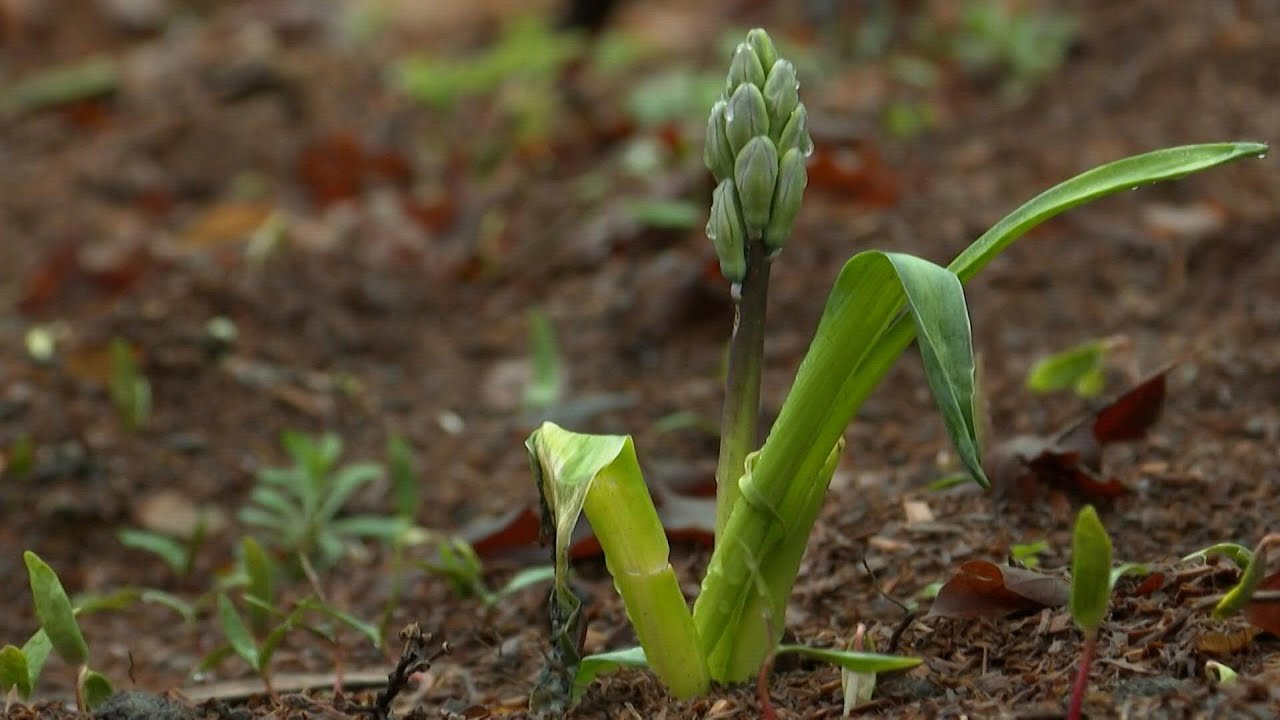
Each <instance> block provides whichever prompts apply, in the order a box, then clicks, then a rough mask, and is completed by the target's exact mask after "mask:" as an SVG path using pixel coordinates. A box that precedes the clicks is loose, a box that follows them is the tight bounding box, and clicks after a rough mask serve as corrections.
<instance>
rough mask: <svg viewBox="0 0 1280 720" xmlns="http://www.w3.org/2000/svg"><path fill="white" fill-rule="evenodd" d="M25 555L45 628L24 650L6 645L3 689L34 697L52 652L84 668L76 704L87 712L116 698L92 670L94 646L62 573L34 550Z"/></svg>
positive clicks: (1, 655) (0, 661) (0, 677)
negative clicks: (91, 647)
mask: <svg viewBox="0 0 1280 720" xmlns="http://www.w3.org/2000/svg"><path fill="white" fill-rule="evenodd" d="M22 559H23V561H24V562H25V563H26V565H27V578H28V580H29V581H30V585H31V599H32V602H33V604H34V605H35V608H36V615H37V616H38V617H39V618H40V630H39V631H38V632H37V633H36V634H35V635H33V636H32V637H31V639H30V640H28V641H27V643H26V644H25V645H24V646H23V647H22V648H21V649H19V648H17V647H14V646H13V645H6V646H5V647H4V648H3V649H0V690H3V691H5V692H9V691H10V690H17V691H18V693H19V694H20V695H22V697H24V698H26V697H30V695H31V691H32V690H33V689H34V688H35V685H36V681H37V680H38V679H39V678H40V672H41V671H42V670H43V669H44V663H45V660H46V659H47V658H48V656H49V652H50V650H52V651H54V652H56V653H58V655H59V657H61V658H62V659H63V660H65V661H66V662H67V664H68V665H71V666H73V667H76V668H78V670H77V672H76V707H78V708H80V710H81V711H82V712H84V711H89V710H92V709H93V708H95V707H97V706H98V705H100V704H101V703H102V702H103V701H105V700H106V699H107V698H108V697H110V696H111V693H112V689H111V683H110V682H109V681H108V680H107V679H106V678H105V677H103V676H102V675H101V674H99V673H97V672H94V671H93V670H91V669H90V668H89V646H88V644H87V643H85V640H84V635H83V634H82V633H81V632H80V624H79V623H78V622H76V615H75V611H74V610H73V609H72V607H71V600H70V599H69V598H68V597H67V592H66V590H64V589H63V587H62V581H60V580H59V579H58V575H57V573H55V572H54V571H53V568H51V567H49V565H48V564H46V563H45V562H44V561H43V560H41V559H40V557H39V556H38V555H36V554H35V553H33V552H31V551H30V550H28V551H27V552H25V553H23V555H22Z"/></svg>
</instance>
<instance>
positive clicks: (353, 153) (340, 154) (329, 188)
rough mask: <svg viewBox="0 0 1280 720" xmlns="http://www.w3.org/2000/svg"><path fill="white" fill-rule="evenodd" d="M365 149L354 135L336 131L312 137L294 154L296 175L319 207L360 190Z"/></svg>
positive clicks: (349, 196)
mask: <svg viewBox="0 0 1280 720" xmlns="http://www.w3.org/2000/svg"><path fill="white" fill-rule="evenodd" d="M365 167H366V165H365V150H364V147H363V146H362V145H361V144H360V141H359V140H357V139H356V137H355V136H354V135H352V134H351V133H349V132H336V133H333V134H332V135H329V136H327V137H322V138H319V139H317V140H314V141H312V142H311V143H310V144H308V145H307V146H306V147H304V148H303V149H302V153H301V155H300V156H299V158H298V177H299V179H300V180H301V181H302V184H303V185H304V186H306V188H307V191H308V192H310V193H311V201H312V202H314V203H315V204H316V205H318V206H320V207H325V206H327V205H331V204H333V203H335V202H339V201H341V200H349V199H351V198H355V197H358V196H359V195H360V193H361V192H362V191H363V190H364V175H365Z"/></svg>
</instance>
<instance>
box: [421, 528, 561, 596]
mask: <svg viewBox="0 0 1280 720" xmlns="http://www.w3.org/2000/svg"><path fill="white" fill-rule="evenodd" d="M437 553H438V554H437V557H436V559H435V560H431V561H426V562H419V563H417V565H418V567H420V568H422V569H423V570H426V571H427V572H429V573H431V574H432V575H436V576H438V577H441V578H444V580H445V582H447V583H448V584H449V589H450V590H452V591H453V593H454V594H455V595H457V596H458V597H463V598H471V597H474V598H478V599H479V600H480V602H482V603H484V605H485V607H493V606H494V605H496V604H498V602H499V601H501V600H503V599H504V598H507V597H510V596H511V595H514V594H515V593H517V592H519V591H521V590H523V589H525V588H527V587H531V586H533V585H537V584H539V583H542V582H546V581H548V580H553V579H555V568H554V567H552V566H551V565H539V566H536V567H530V568H525V569H523V570H521V571H520V572H517V573H516V574H514V575H512V576H511V578H510V579H509V580H507V582H506V583H505V584H503V586H502V587H500V588H499V589H498V590H496V591H495V590H490V589H489V586H488V585H486V584H485V581H484V563H483V562H482V561H481V560H480V556H479V555H477V554H476V551H475V549H474V548H472V547H471V544H470V543H468V542H467V541H466V540H463V539H462V538H460V537H449V538H444V539H443V540H442V541H441V542H440V545H439V549H438V550H437Z"/></svg>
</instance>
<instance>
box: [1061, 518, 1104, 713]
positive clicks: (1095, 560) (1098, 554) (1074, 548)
mask: <svg viewBox="0 0 1280 720" xmlns="http://www.w3.org/2000/svg"><path fill="white" fill-rule="evenodd" d="M1111 578H1112V575H1111V538H1110V537H1109V536H1108V535H1107V531H1106V529H1105V528H1103V527H1102V522H1101V521H1100V520H1098V513H1097V511H1096V510H1094V509H1093V506H1092V505H1086V506H1085V507H1084V509H1082V510H1081V511H1080V514H1079V515H1077V516H1076V527H1075V532H1074V534H1073V535H1072V538H1071V600H1070V605H1069V607H1070V609H1071V617H1072V619H1074V620H1075V621H1076V626H1077V627H1079V628H1080V630H1081V632H1083V633H1084V645H1083V647H1082V649H1081V651H1080V669H1079V670H1078V671H1077V673H1076V681H1075V683H1074V684H1072V686H1071V701H1070V704H1069V705H1068V708H1067V718H1068V720H1079V718H1080V712H1081V708H1082V707H1083V705H1084V693H1085V689H1086V688H1087V687H1088V685H1089V666H1090V665H1091V664H1092V663H1093V655H1094V652H1095V651H1096V649H1097V645H1098V628H1099V626H1101V625H1102V620H1103V619H1104V618H1105V617H1106V616H1107V606H1108V605H1109V604H1110V603H1111V584H1112V579H1111Z"/></svg>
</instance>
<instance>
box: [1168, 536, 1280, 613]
mask: <svg viewBox="0 0 1280 720" xmlns="http://www.w3.org/2000/svg"><path fill="white" fill-rule="evenodd" d="M1276 545H1280V534H1271V535H1267V536H1265V537H1263V538H1262V540H1260V541H1258V546H1257V547H1256V548H1254V549H1253V550H1252V551H1250V550H1249V549H1248V548H1245V547H1243V546H1240V545H1236V544H1234V543H1219V544H1218V545H1213V546H1210V547H1207V548H1205V549H1204V550H1201V551H1199V552H1196V553H1192V554H1191V555H1188V556H1187V557H1185V558H1183V559H1184V560H1189V559H1192V558H1196V557H1207V556H1208V555H1226V556H1227V557H1229V558H1231V560H1233V561H1234V562H1235V563H1236V565H1238V566H1239V567H1240V579H1239V580H1237V581H1236V585H1235V587H1233V588H1231V590H1229V591H1228V592H1227V594H1226V595H1223V596H1222V599H1221V600H1219V601H1218V604H1217V606H1216V607H1214V609H1213V616H1214V617H1215V618H1218V619H1219V620H1221V619H1222V618H1227V617H1231V616H1232V615H1235V614H1236V613H1238V612H1240V611H1241V610H1243V609H1244V607H1245V606H1246V605H1248V604H1249V601H1250V600H1252V599H1253V595H1254V593H1256V592H1257V591H1258V587H1259V586H1260V585H1261V584H1262V581H1263V579H1264V577H1265V576H1266V566H1267V552H1268V551H1269V550H1270V549H1271V548H1272V547H1274V546H1276Z"/></svg>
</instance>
